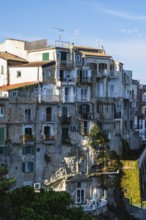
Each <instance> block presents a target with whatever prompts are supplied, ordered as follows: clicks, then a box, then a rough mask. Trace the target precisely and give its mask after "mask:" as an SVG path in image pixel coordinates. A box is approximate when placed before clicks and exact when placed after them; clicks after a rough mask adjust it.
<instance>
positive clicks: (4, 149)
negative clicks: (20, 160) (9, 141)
mask: <svg viewBox="0 0 146 220" xmlns="http://www.w3.org/2000/svg"><path fill="white" fill-rule="evenodd" d="M0 155H4V156H9V155H10V147H0Z"/></svg>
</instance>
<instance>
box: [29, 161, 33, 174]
mask: <svg viewBox="0 0 146 220" xmlns="http://www.w3.org/2000/svg"><path fill="white" fill-rule="evenodd" d="M32 171H33V163H32V162H30V172H32Z"/></svg>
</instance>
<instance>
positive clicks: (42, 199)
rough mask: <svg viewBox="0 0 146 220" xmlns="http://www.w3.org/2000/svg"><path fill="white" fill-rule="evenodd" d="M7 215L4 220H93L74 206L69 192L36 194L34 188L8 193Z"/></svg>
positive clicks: (41, 191)
mask: <svg viewBox="0 0 146 220" xmlns="http://www.w3.org/2000/svg"><path fill="white" fill-rule="evenodd" d="M7 202H8V203H7V207H9V210H7V212H6V213H7V215H4V216H3V218H2V220H29V219H31V220H76V219H78V220H91V219H92V218H91V216H89V215H87V214H86V213H84V212H83V210H82V209H80V208H75V207H74V206H73V201H72V198H71V195H70V194H69V193H68V192H55V191H53V190H49V191H46V190H44V189H41V190H40V192H37V193H36V192H35V191H34V188H33V187H28V186H26V187H21V188H17V189H15V190H13V191H12V192H9V193H8V199H7Z"/></svg>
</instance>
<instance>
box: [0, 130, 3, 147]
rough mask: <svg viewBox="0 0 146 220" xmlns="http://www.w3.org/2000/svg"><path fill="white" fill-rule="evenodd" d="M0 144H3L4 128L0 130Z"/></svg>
mask: <svg viewBox="0 0 146 220" xmlns="http://www.w3.org/2000/svg"><path fill="white" fill-rule="evenodd" d="M0 144H4V128H0Z"/></svg>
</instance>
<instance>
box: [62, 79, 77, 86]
mask: <svg viewBox="0 0 146 220" xmlns="http://www.w3.org/2000/svg"><path fill="white" fill-rule="evenodd" d="M75 84H76V82H75V79H74V78H69V79H64V80H63V81H61V85H62V86H67V85H68V86H69V85H71V86H74V85H75Z"/></svg>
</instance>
